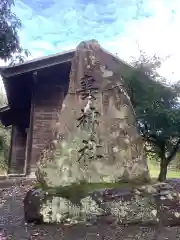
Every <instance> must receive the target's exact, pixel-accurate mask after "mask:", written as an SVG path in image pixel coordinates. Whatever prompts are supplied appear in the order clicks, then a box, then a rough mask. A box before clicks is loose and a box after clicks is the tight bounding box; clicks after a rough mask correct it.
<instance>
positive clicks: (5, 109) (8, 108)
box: [0, 106, 10, 114]
mask: <svg viewBox="0 0 180 240" xmlns="http://www.w3.org/2000/svg"><path fill="white" fill-rule="evenodd" d="M9 110H10V107H9V106H4V107H1V108H0V114H1V113H3V112H6V111H9Z"/></svg>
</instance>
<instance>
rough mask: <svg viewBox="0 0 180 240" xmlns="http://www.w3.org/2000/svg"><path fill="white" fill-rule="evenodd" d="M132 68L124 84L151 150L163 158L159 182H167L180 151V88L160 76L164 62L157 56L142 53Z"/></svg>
mask: <svg viewBox="0 0 180 240" xmlns="http://www.w3.org/2000/svg"><path fill="white" fill-rule="evenodd" d="M132 64H133V66H134V70H133V71H132V72H131V73H130V74H126V75H125V77H124V82H125V85H126V88H127V91H128V93H129V96H130V98H131V101H132V104H133V106H134V108H135V111H136V116H137V122H138V126H139V129H140V133H141V135H142V136H143V138H144V139H145V141H146V146H147V150H148V151H151V152H155V153H156V154H157V155H158V157H159V158H160V166H161V169H160V175H159V180H160V181H163V180H165V178H166V173H167V166H168V164H169V163H170V162H171V160H172V159H173V158H174V157H175V155H176V153H177V151H178V149H179V147H180V102H179V98H178V97H179V92H180V91H179V84H167V83H166V81H165V79H163V78H161V77H160V76H159V75H158V74H157V71H156V69H157V68H158V67H160V65H161V59H160V58H158V57H156V56H154V57H152V58H148V57H147V56H146V55H145V54H144V53H142V54H141V57H140V59H139V60H138V61H134V62H133V63H132Z"/></svg>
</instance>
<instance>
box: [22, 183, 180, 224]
mask: <svg viewBox="0 0 180 240" xmlns="http://www.w3.org/2000/svg"><path fill="white" fill-rule="evenodd" d="M164 189H167V191H166V192H164ZM163 192H164V193H163ZM37 193H38V195H37ZM40 193H41V194H40ZM29 196H30V197H27V199H28V198H29V201H27V200H26V201H25V203H24V204H25V206H26V207H25V210H26V213H25V217H26V221H32V220H33V219H34V222H37V220H38V218H39V222H40V220H41V221H43V222H46V223H59V222H61V223H68V224H75V223H79V222H85V223H90V224H93V223H97V222H99V223H100V222H104V223H106V224H107V223H108V224H123V225H124V224H142V225H149V224H153V225H157V224H160V225H162V226H169V225H171V226H173V225H179V224H180V194H179V193H177V192H176V191H175V190H173V189H170V188H169V185H168V184H164V185H162V184H158V185H157V184H156V185H147V186H143V187H141V188H137V187H136V188H128V189H121V188H118V189H104V190H96V191H93V192H91V193H88V194H87V195H86V196H85V197H82V199H80V202H79V204H75V203H73V202H72V201H71V200H70V199H67V198H65V197H62V196H59V195H52V194H50V192H48V194H45V192H44V193H43V191H42V190H33V191H30V194H29ZM37 196H46V197H43V198H42V197H41V201H37ZM42 199H43V200H42ZM27 203H28V204H27ZM34 205H35V206H36V207H34ZM32 212H33V214H34V215H33V217H32V215H31V214H32ZM27 216H28V217H27ZM29 216H30V217H29Z"/></svg>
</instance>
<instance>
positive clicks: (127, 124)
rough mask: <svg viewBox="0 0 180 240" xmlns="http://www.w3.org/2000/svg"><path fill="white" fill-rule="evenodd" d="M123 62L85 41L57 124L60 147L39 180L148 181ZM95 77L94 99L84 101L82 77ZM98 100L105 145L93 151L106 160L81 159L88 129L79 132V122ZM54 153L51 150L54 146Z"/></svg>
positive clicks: (98, 134)
mask: <svg viewBox="0 0 180 240" xmlns="http://www.w3.org/2000/svg"><path fill="white" fill-rule="evenodd" d="M118 61H119V60H118V59H116V58H115V57H113V56H112V55H111V54H109V53H107V52H106V51H104V50H103V49H102V48H101V47H100V45H99V44H98V42H96V41H87V42H82V43H81V44H80V45H79V46H78V47H77V50H76V53H75V57H74V59H73V61H72V67H71V74H70V83H69V90H68V93H67V95H66V97H65V100H64V102H63V108H62V110H61V112H60V117H59V119H60V123H59V125H58V131H59V143H57V145H56V151H55V153H54V155H53V157H52V159H46V158H48V157H47V156H48V154H47V152H45V154H44V155H43V158H41V159H40V161H39V163H40V162H45V160H49V161H46V164H43V165H44V166H42V165H41V164H39V166H38V171H37V174H36V175H37V177H38V180H39V181H41V182H44V183H46V184H47V185H48V186H59V185H70V184H71V183H73V182H79V181H87V182H117V181H121V180H123V181H129V180H135V179H138V180H139V181H145V180H147V179H149V172H148V167H147V162H146V156H145V154H144V148H143V144H142V140H141V138H140V135H139V133H138V131H137V129H136V123H135V114H134V110H133V107H132V105H131V102H130V99H129V97H128V95H127V92H126V90H125V88H124V86H123V82H122V80H121V78H120V76H119V74H118V72H119V71H118V70H119V62H118ZM85 75H88V76H92V78H93V79H94V80H95V81H94V82H93V83H92V84H91V90H92V89H94V90H96V91H95V92H93V95H94V97H95V98H96V100H94V99H89V98H87V99H85V100H83V99H82V92H81V91H80V90H82V82H83V83H84V81H85V80H82V78H84V77H85ZM90 102H93V104H94V105H93V106H95V108H96V111H97V112H99V113H100V116H98V121H99V125H98V127H97V128H96V129H95V134H96V140H97V142H98V144H99V145H101V147H99V148H98V147H96V148H95V149H94V147H93V153H94V154H96V156H97V155H101V156H102V157H101V158H96V157H92V158H91V160H89V158H88V157H87V156H85V157H83V158H82V159H80V153H79V152H78V151H79V150H80V149H82V148H83V147H84V143H83V142H82V140H87V142H88V144H89V140H88V139H89V131H87V126H86V124H85V127H82V126H81V127H80V128H77V125H78V122H77V119H78V118H79V117H80V116H81V114H82V109H83V110H84V111H85V112H86V110H87V109H89V108H88V104H90ZM93 146H94V145H93ZM49 151H50V152H51V151H52V149H51V148H49Z"/></svg>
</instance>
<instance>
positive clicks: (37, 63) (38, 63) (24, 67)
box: [0, 50, 75, 78]
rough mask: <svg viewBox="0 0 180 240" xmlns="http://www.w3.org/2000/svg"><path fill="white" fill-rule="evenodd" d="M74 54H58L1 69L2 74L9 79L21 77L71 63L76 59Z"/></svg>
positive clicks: (69, 52) (71, 52) (70, 51)
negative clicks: (46, 68) (24, 74)
mask: <svg viewBox="0 0 180 240" xmlns="http://www.w3.org/2000/svg"><path fill="white" fill-rule="evenodd" d="M74 53H75V50H69V51H66V52H62V53H57V54H53V55H50V56H46V57H42V58H37V59H34V60H30V61H27V62H25V63H22V64H17V65H14V66H8V67H1V68H0V74H1V75H2V77H5V78H9V77H12V76H16V75H20V74H23V73H27V72H31V71H36V70H39V69H42V68H44V67H50V66H53V65H56V64H61V63H65V62H70V61H71V60H72V58H73V57H74Z"/></svg>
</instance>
